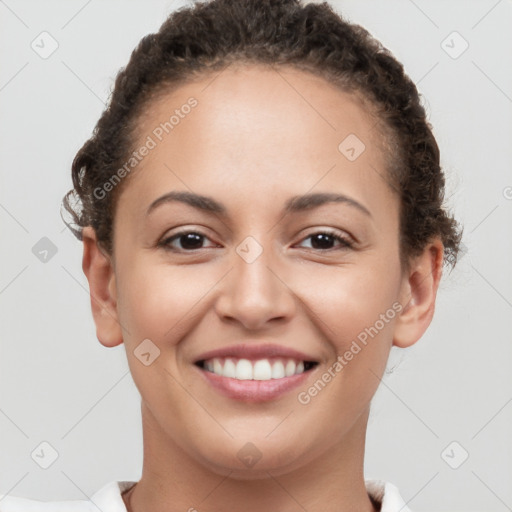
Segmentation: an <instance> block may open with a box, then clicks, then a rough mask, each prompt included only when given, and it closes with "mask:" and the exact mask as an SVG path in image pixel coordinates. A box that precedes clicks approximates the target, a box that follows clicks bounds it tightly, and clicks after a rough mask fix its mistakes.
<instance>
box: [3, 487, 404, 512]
mask: <svg viewBox="0 0 512 512" xmlns="http://www.w3.org/2000/svg"><path fill="white" fill-rule="evenodd" d="M135 483H136V482H131V481H113V482H110V483H108V484H107V485H105V486H104V487H102V488H101V489H100V490H99V491H97V492H96V493H94V494H93V495H92V496H91V499H90V500H88V501H85V500H67V501H36V500H29V499H27V498H17V497H13V496H5V495H3V494H0V512H98V510H101V511H102V512H127V510H126V507H125V505H124V501H123V498H122V496H121V494H122V493H123V492H124V491H126V490H128V489H129V488H130V487H131V486H132V485H134V484H135ZM366 490H367V491H368V494H369V495H370V496H371V497H372V498H374V499H375V501H377V503H379V504H381V505H380V506H381V508H380V512H411V510H410V509H409V507H407V506H406V505H405V502H404V500H403V499H402V497H401V496H400V494H399V492H398V489H397V488H396V487H395V486H394V485H393V484H391V483H389V482H385V481H383V480H366Z"/></svg>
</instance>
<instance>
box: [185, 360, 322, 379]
mask: <svg viewBox="0 0 512 512" xmlns="http://www.w3.org/2000/svg"><path fill="white" fill-rule="evenodd" d="M195 364H196V366H198V367H199V368H201V370H203V371H206V372H209V373H213V374H214V375H217V376H219V377H224V378H228V379H235V380H240V381H247V380H255V381H270V380H281V379H287V378H290V377H292V376H294V375H301V374H303V373H305V372H308V371H310V370H312V369H313V368H315V366H317V364H318V363H317V362H316V361H303V360H300V359H293V358H283V357H271V358H262V359H252V360H251V359H246V358H234V357H213V358H210V359H202V360H199V361H197V362H196V363H195Z"/></svg>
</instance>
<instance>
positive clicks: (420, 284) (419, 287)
mask: <svg viewBox="0 0 512 512" xmlns="http://www.w3.org/2000/svg"><path fill="white" fill-rule="evenodd" d="M443 254H444V247H443V244H442V242H441V240H440V239H439V238H436V239H435V241H433V242H431V243H430V244H429V245H428V246H427V247H426V248H425V250H424V251H423V253H422V254H421V255H420V256H417V257H416V258H415V259H414V260H413V261H412V263H411V268H410V270H409V271H408V272H407V274H406V275H404V277H403V281H402V287H401V291H400V304H402V306H403V309H402V311H401V312H400V315H399V316H398V318H397V320H396V323H395V332H394V337H393V345H395V346H397V347H402V348H405V347H410V346H411V345H413V344H414V343H416V342H417V341H418V340H419V339H420V338H421V337H422V336H423V334H424V333H425V331H426V330H427V327H428V326H429V325H430V322H431V321H432V317H433V316H434V310H435V303H436V295H437V290H438V287H439V281H440V279H441V275H442V267H443Z"/></svg>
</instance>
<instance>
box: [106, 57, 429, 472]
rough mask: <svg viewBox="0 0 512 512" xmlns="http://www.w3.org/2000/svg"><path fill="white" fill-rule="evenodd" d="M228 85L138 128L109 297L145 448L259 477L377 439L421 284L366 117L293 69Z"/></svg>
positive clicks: (230, 76)
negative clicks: (390, 365)
mask: <svg viewBox="0 0 512 512" xmlns="http://www.w3.org/2000/svg"><path fill="white" fill-rule="evenodd" d="M213 78H214V77H211V76H209V77H205V78H204V79H202V80H200V81H197V82H194V83H189V84H186V85H183V86H181V87H180V88H179V89H177V90H174V91H173V92H171V93H169V94H168V95H166V96H164V97H162V98H160V99H159V100H158V101H157V102H156V103H153V104H152V105H151V108H148V110H147V113H146V114H145V116H144V118H143V119H141V120H140V124H139V128H140V131H139V144H138V145H137V148H140V147H142V146H143V145H146V147H148V148H149V149H148V150H147V151H144V150H142V151H141V152H140V153H146V154H145V156H143V158H142V159H141V161H140V162H139V163H138V164H137V168H136V170H135V171H133V172H132V174H131V175H130V177H129V179H128V181H127V183H126V184H125V185H126V186H125V187H124V188H123V190H122V193H121V195H120V197H119V201H118V204H117V208H116V212H115V223H114V233H115V235H114V256H113V259H112V263H113V273H112V278H111V280H110V281H109V290H110V293H111V295H112V297H113V302H112V304H113V306H112V308H113V309H112V315H113V316H115V317H116V319H117V321H118V322H119V325H120V326H121V327H119V326H118V328H119V329H120V331H119V342H120V341H121V340H122V341H123V342H124V344H125V346H126V354H127V358H128V362H129V365H130V369H131V372H132V375H133V378H134V381H135V383H136V385H137V387H138V389H139V391H140V393H141V396H142V403H143V415H144V421H145V425H146V426H147V430H148V431H149V432H150V433H149V434H147V435H150V436H154V437H155V438H156V437H158V438H159V439H160V440H161V442H167V443H170V444H171V445H178V446H180V447H181V448H182V449H183V451H184V452H186V453H187V455H189V456H191V457H192V458H193V459H194V460H196V461H198V462H199V463H201V464H203V465H204V466H207V467H209V468H211V469H213V470H214V471H217V472H218V473H219V474H220V473H226V472H227V471H234V474H235V475H238V476H239V477H240V478H250V476H248V475H249V474H250V475H255V474H257V473H255V470H260V471H267V470H272V471H274V473H275V474H279V473H284V472H286V471H289V470H291V469H294V468H299V467H301V466H303V465H304V464H306V463H307V462H308V461H311V460H313V459H314V458H318V457H320V456H322V454H326V453H329V451H331V450H334V449H335V447H340V446H343V445H345V446H348V443H349V441H351V440H352V441H353V440H354V439H355V437H357V436H361V435H362V434H361V432H363V433H364V429H365V425H366V415H367V412H368V408H369V403H370V400H371V398H372V396H373V394H374V392H375V391H376V389H377V387H378V384H379V377H380V376H381V375H382V373H383V370H384V368H385V365H386V360H387V357H388V353H389V350H390V347H391V345H392V344H393V342H394V341H395V343H397V340H398V338H399V333H398V327H399V323H400V321H402V320H403V319H402V320H400V317H401V312H402V313H403V312H405V311H406V309H405V308H406V304H407V302H408V301H409V299H410V298H411V295H410V294H411V287H410V280H409V279H408V277H409V276H406V275H403V274H402V271H401V268H400V260H399V246H398V241H399V214H398V212H399V203H398V198H397V196H396V195H395V192H394V191H393V189H392V188H390V186H389V185H388V184H387V183H386V181H385V179H383V176H385V174H386V169H385V154H384V153H383V151H382V148H381V144H380V140H381V139H380V134H379V132H378V130H377V129H376V128H375V126H376V120H375V118H373V117H372V116H371V115H370V114H369V113H368V111H367V110H366V109H365V108H364V106H363V105H362V104H361V103H360V102H359V101H358V100H357V99H356V98H355V97H354V96H352V95H350V94H348V93H345V92H341V91H340V90H338V89H336V88H334V87H333V86H331V85H330V84H328V83H327V82H325V81H324V80H322V79H320V78H317V77H315V76H313V75H310V74H307V73H305V72H300V71H296V70H291V69H284V68H280V69H279V72H276V71H274V70H269V69H266V68H262V67H259V66H251V67H238V68H235V67H230V68H228V69H226V70H225V71H223V72H222V73H220V74H219V75H218V76H216V77H215V79H213ZM190 98H194V101H192V100H190ZM185 105H189V107H185ZM173 114H175V118H174V119H173V120H172V121H171V123H172V128H170V127H169V126H170V125H167V126H166V128H167V130H166V129H164V128H162V123H165V122H166V121H169V119H170V117H171V115H173ZM164 126H165V125H164ZM150 146H151V147H150ZM177 193H181V195H178V194H177ZM173 194H174V195H173ZM198 196H200V197H198ZM433 288H434V289H435V286H434V287H433ZM413 304H414V301H413ZM426 309H427V307H426V306H425V311H426ZM429 311H430V310H429ZM402 317H403V318H405V317H404V316H403V314H402ZM427 317H428V314H426V317H425V320H424V322H423V324H422V325H419V326H418V325H417V326H416V327H415V329H416V331H415V332H414V333H413V334H412V336H409V338H408V339H409V340H412V339H413V338H414V340H413V341H416V339H417V338H418V337H419V333H420V331H421V332H422V331H423V330H424V329H425V328H426V326H427V325H428V322H429V321H430V320H429V318H427ZM97 325H98V337H99V338H100V340H101V339H102V337H103V341H104V343H105V344H109V343H110V344H111V345H113V344H115V342H114V341H110V342H107V341H106V340H107V338H109V336H111V334H112V332H113V329H114V328H113V327H112V328H111V327H108V328H107V327H102V325H104V324H102V321H99V322H98V321H97ZM109 329H110V331H109V333H110V334H107V331H108V330H109ZM112 336H113V337H112ZM112 336H111V337H110V338H109V339H110V340H114V338H115V336H114V335H112ZM405 338H406V337H404V340H405ZM403 343H404V345H405V344H406V342H405V341H404V342H403ZM214 356H217V357H214ZM304 363H306V364H305V365H304ZM302 365H304V369H303V368H302ZM212 370H213V371H212ZM303 370H304V371H303ZM162 440H165V441H162ZM249 443H250V444H249ZM336 449H337V448H336ZM247 455H249V456H252V457H256V458H259V457H261V459H260V460H259V461H258V464H257V465H256V466H255V468H254V469H251V466H250V464H248V463H247V460H248V459H247Z"/></svg>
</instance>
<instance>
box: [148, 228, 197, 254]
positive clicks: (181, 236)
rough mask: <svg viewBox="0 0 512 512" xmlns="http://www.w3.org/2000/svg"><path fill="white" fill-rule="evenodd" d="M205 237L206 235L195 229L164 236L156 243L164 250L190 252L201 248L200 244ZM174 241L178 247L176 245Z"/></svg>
mask: <svg viewBox="0 0 512 512" xmlns="http://www.w3.org/2000/svg"><path fill="white" fill-rule="evenodd" d="M205 239H207V236H206V235H203V234H202V233H199V232H197V231H181V232H180V233H176V234H175V235H173V236H171V237H167V238H164V239H163V240H162V241H161V242H159V243H158V245H159V246H160V247H163V248H164V249H166V250H171V251H173V250H174V251H187V252H190V251H193V250H197V249H203V248H204V247H203V246H202V245H203V242H204V240H205ZM175 242H176V243H177V244H178V247H176V243H175ZM173 244H174V245H173Z"/></svg>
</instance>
